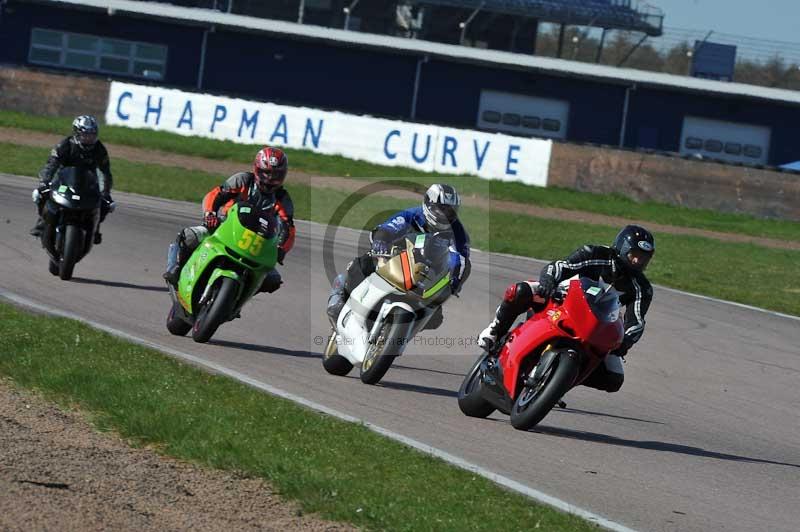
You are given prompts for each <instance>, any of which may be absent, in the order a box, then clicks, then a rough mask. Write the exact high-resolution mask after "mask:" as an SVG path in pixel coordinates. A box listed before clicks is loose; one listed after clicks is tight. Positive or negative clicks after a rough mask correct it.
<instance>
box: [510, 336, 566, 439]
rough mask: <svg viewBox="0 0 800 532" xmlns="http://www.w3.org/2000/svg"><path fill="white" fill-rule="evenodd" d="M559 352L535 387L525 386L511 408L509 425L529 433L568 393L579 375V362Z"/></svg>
mask: <svg viewBox="0 0 800 532" xmlns="http://www.w3.org/2000/svg"><path fill="white" fill-rule="evenodd" d="M566 353H567V352H566V351H562V352H561V353H560V354H559V356H558V358H557V359H556V360H554V361H553V365H552V366H550V368H549V369H548V371H547V373H546V374H545V375H543V376H542V378H541V379H540V380H539V382H537V383H535V384H534V386H524V387H523V388H522V390H521V391H520V393H519V395H518V396H517V399H516V400H515V401H514V406H512V407H511V425H512V426H513V427H514V428H515V429H519V430H529V429H531V428H532V427H534V426H536V424H537V423H539V422H540V421H541V420H543V419H544V417H545V416H546V415H547V414H548V413H549V412H550V410H552V409H553V407H554V406H555V405H556V404H557V403H558V401H559V400H560V399H561V398H562V397H563V396H564V394H565V393H567V392H568V391H569V389H570V388H571V387H572V383H573V382H575V378H576V377H577V376H578V370H579V369H580V362H579V361H578V359H577V358H576V357H571V356H568V355H567V354H566Z"/></svg>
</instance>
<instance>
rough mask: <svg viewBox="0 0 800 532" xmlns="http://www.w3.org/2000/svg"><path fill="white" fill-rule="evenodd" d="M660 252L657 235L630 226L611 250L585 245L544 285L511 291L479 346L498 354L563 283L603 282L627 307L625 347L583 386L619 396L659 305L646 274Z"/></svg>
mask: <svg viewBox="0 0 800 532" xmlns="http://www.w3.org/2000/svg"><path fill="white" fill-rule="evenodd" d="M654 252H655V241H654V239H653V235H652V234H650V232H649V231H647V230H646V229H644V228H643V227H640V226H637V225H628V226H626V227H624V228H623V229H622V231H620V233H619V234H618V235H617V237H616V238H615V239H614V243H613V244H612V246H611V247H608V246H596V245H585V246H583V247H581V248H579V249H577V250H575V251H574V252H573V253H572V254H571V255H569V256H568V257H567V258H566V259H563V260H556V261H553V262H551V263H550V264H548V265H547V266H545V267H544V268H543V269H542V272H541V274H540V275H539V281H538V283H534V282H530V281H529V282H522V283H516V284H512V285H511V286H509V287H508V289H506V292H505V295H504V296H503V302H502V303H501V304H500V306H499V307H497V313H496V316H495V319H494V320H493V321H492V323H490V324H489V326H488V327H487V328H486V329H485V330H484V331H483V332H482V333H481V334H480V336H479V338H478V344H479V345H480V346H481V347H482V348H484V349H487V350H489V351H492V350H495V348H496V347H498V346H497V345H496V343H497V341H498V339H500V338H502V337H503V336H505V335H506V333H508V330H509V328H510V327H511V325H512V324H513V322H514V320H515V319H516V318H517V316H519V315H520V314H522V313H523V312H526V311H527V310H528V309H530V308H534V307H536V308H534V310H538V307H539V305H535V304H534V302H533V296H534V293H536V294H537V295H540V296H541V297H543V298H544V299H545V300H546V299H548V298H550V296H552V295H553V292H554V290H555V289H556V287H557V286H558V283H560V282H561V281H564V280H566V279H569V278H570V277H573V276H575V275H580V276H585V277H590V278H592V279H594V280H599V279H600V278H601V277H602V278H603V280H604V281H605V282H607V283H610V284H613V285H614V288H615V289H616V290H617V291H618V292H621V294H622V295H621V296H620V303H621V304H623V305H625V306H626V310H625V320H624V322H625V323H624V330H625V336H624V338H623V340H622V345H621V346H620V347H619V348H618V349H616V350H615V351H614V352H613V353H611V354H609V355H608V356H607V357H606V359H605V364H604V365H603V366H600V367H598V368H597V369H596V370H595V371H594V373H592V374H591V375H590V376H589V377H588V378H587V379H586V380H585V381H584V382H583V384H584V385H586V386H591V387H592V388H598V389H600V390H605V391H607V392H616V391H617V390H619V389H620V387H621V386H622V382H623V380H624V371H623V369H622V363H621V361H620V357H624V356H625V355H626V354H627V353H628V350H629V349H630V348H631V346H633V344H635V343H636V342H638V341H639V339H640V338H641V337H642V333H643V332H644V325H645V320H644V317H645V315H646V314H647V310H648V309H649V308H650V302H651V301H652V299H653V287H652V285H651V284H650V281H648V280H647V277H645V275H644V269H645V268H646V267H647V263H648V262H649V261H650V258H651V257H652V256H653V253H654Z"/></svg>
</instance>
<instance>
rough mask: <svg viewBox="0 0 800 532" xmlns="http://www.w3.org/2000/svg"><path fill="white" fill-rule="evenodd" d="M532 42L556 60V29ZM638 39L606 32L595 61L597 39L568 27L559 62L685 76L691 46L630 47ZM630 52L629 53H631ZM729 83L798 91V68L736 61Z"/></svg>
mask: <svg viewBox="0 0 800 532" xmlns="http://www.w3.org/2000/svg"><path fill="white" fill-rule="evenodd" d="M541 28H542V30H544V31H540V33H539V35H538V36H537V40H536V55H540V56H547V57H556V56H557V52H558V37H559V27H558V26H556V25H553V26H551V27H550V28H546V27H544V26H542V27H541ZM640 39H641V37H640V34H635V33H633V32H625V31H617V30H614V31H609V32H607V34H606V40H605V43H604V44H603V49H602V53H601V54H600V58H599V61H597V59H598V57H597V54H598V47H599V44H600V39H599V38H596V37H594V36H588V35H587V33H586V31H585V30H583V29H581V28H578V27H568V28H566V29H565V32H564V41H563V43H564V44H563V48H562V50H561V58H562V59H569V60H574V61H582V62H587V63H595V62H599V64H602V65H611V66H619V65H621V66H623V67H626V68H635V69H639V70H649V71H651V72H664V73H668V74H677V75H681V76H687V75H689V74H690V72H691V60H692V58H691V56H692V53H693V49H694V43H693V42H692V43H690V42H683V43H679V44H677V45H674V46H672V47H670V48H667V49H661V48H658V47H656V46H654V45H653V44H652V43H648V42H647V40H645V41H644V42H643V43H642V44H641V45H640V46H639V47H638V48H636V49H635V50H634V47H635V46H636V44H637V43H638V42H639V40H640ZM631 50H633V52H632V53H631ZM733 81H735V82H738V83H747V84H751V85H761V86H764V87H776V88H781V89H791V90H800V67H799V66H798V65H797V64H796V63H789V62H787V61H785V60H784V59H783V58H782V57H780V56H779V55H777V54H776V55H775V56H774V57H772V58H770V59H769V60H767V61H754V60H749V59H744V58H740V59H737V61H736V69H735V71H734V79H733Z"/></svg>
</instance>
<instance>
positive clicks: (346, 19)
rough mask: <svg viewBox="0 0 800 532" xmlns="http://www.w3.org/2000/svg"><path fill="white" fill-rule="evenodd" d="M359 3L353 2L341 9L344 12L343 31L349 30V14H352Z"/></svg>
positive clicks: (354, 0) (356, 0) (357, 0)
mask: <svg viewBox="0 0 800 532" xmlns="http://www.w3.org/2000/svg"><path fill="white" fill-rule="evenodd" d="M359 1H360V0H353V2H352V3H351V4H350V5H349V6H346V7H345V8H344V9H342V11H344V29H346V30H349V29H350V13H352V12H353V10H354V9H355V8H356V6H357V5H358V2H359Z"/></svg>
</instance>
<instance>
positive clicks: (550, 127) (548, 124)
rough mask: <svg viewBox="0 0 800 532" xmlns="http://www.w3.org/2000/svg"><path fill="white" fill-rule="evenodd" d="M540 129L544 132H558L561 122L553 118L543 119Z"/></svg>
mask: <svg viewBox="0 0 800 532" xmlns="http://www.w3.org/2000/svg"><path fill="white" fill-rule="evenodd" d="M542 128H543V129H545V130H546V131H558V130H559V129H561V121H560V120H555V119H553V118H545V119H544V120H542Z"/></svg>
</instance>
